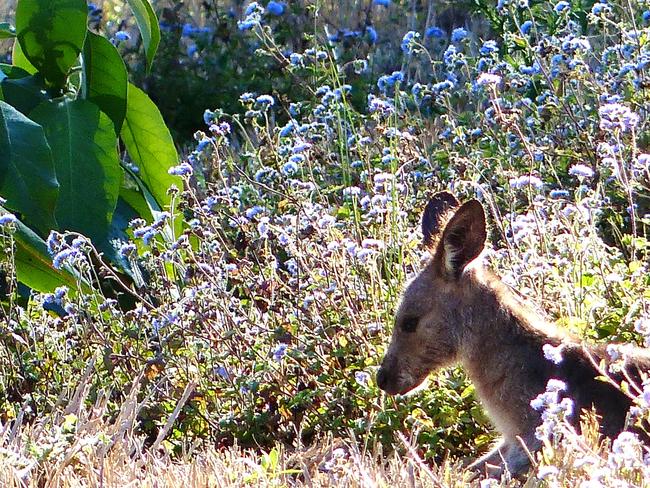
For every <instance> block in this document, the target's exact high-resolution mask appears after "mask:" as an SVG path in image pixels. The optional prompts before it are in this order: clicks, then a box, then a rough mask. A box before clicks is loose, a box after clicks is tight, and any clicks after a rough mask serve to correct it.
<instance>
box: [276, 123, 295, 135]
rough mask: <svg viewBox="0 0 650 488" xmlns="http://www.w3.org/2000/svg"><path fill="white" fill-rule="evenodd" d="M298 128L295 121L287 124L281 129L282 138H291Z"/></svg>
mask: <svg viewBox="0 0 650 488" xmlns="http://www.w3.org/2000/svg"><path fill="white" fill-rule="evenodd" d="M295 128H296V123H295V122H294V121H293V120H290V121H289V122H287V124H286V125H285V126H284V127H282V128H281V129H280V137H287V136H289V135H290V134H291V133H292V132H293V131H294V129H295Z"/></svg>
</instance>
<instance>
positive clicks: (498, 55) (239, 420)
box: [0, 0, 650, 488]
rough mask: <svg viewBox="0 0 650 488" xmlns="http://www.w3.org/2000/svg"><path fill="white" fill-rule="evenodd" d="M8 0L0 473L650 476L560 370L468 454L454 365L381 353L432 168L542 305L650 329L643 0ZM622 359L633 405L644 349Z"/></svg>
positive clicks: (590, 480) (0, 11) (615, 336)
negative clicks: (411, 365) (418, 374)
mask: <svg viewBox="0 0 650 488" xmlns="http://www.w3.org/2000/svg"><path fill="white" fill-rule="evenodd" d="M0 20H4V21H5V22H0V54H1V55H2V63H0V122H2V123H0V244H1V245H2V252H1V253H0V486H2V487H59V486H60V487H73V486H74V487H77V486H93V487H95V486H102V487H122V486H152V487H153V486H169V487H175V486H183V485H184V486H193V487H194V486H195V487H207V486H210V487H213V486H214V487H221V486H224V487H225V486H364V487H365V486H373V487H374V486H398V487H401V486H434V487H464V486H470V485H472V486H480V487H481V488H485V487H496V486H517V485H525V486H549V487H556V486H557V487H565V486H566V487H569V486H571V487H581V488H587V487H589V488H591V487H601V486H603V487H609V486H612V487H627V486H630V487H631V486H650V454H649V453H648V451H647V449H646V448H645V447H643V446H642V444H641V443H640V442H639V440H638V439H637V437H636V435H635V434H632V433H629V432H624V433H622V434H621V435H620V436H619V437H618V438H617V439H614V440H603V439H600V438H599V437H598V435H597V428H596V421H595V420H594V419H593V418H592V417H590V416H589V415H586V416H585V418H584V428H583V430H582V434H580V435H578V434H577V433H576V431H575V430H574V429H573V428H572V427H571V426H570V425H569V423H567V422H566V421H565V419H564V418H563V416H564V415H565V414H566V413H567V409H566V408H564V410H563V409H562V408H563V407H562V405H560V403H559V402H558V395H557V389H555V390H554V389H553V385H550V384H549V391H548V392H547V393H546V394H545V395H542V396H541V397H540V398H538V399H537V400H536V402H537V403H538V404H539V405H538V406H539V408H544V409H545V410H546V413H545V415H546V416H547V417H546V418H547V419H548V420H549V421H548V422H545V428H542V429H540V430H539V436H540V438H542V440H543V441H544V448H543V450H542V451H541V452H540V453H538V454H537V455H536V456H533V458H534V460H533V467H532V468H531V470H530V473H529V475H528V477H527V478H525V479H523V480H511V479H509V478H508V476H505V477H504V478H503V479H501V480H496V479H479V478H477V477H476V476H475V474H474V473H472V472H470V471H466V470H464V469H463V468H462V466H463V463H465V462H466V461H467V460H469V459H472V458H475V457H477V456H478V455H479V454H481V453H483V452H485V451H487V450H488V448H489V446H490V444H491V443H492V442H493V441H494V440H495V439H496V433H494V432H493V430H492V427H491V425H490V422H489V419H488V418H487V416H486V414H485V413H484V411H483V409H482V408H481V406H480V404H479V403H478V401H477V399H476V397H475V394H474V388H473V386H472V384H471V383H470V382H469V381H468V380H467V379H466V377H465V376H464V374H463V372H462V370H461V369H456V368H453V369H447V370H444V371H442V372H440V373H438V374H436V375H434V376H432V377H431V378H430V380H429V384H428V386H427V387H426V388H423V389H421V390H420V391H418V392H417V393H414V394H410V395H407V396H397V397H390V396H386V395H385V394H384V393H383V392H381V391H380V390H379V389H378V387H377V385H376V383H375V374H376V371H377V369H378V366H379V363H380V361H381V359H382V357H383V354H384V352H385V349H386V347H387V345H388V342H389V340H390V333H391V330H392V326H393V314H394V312H395V307H396V305H397V303H398V300H399V297H400V292H401V290H402V289H403V287H404V285H405V283H406V282H407V280H408V279H409V277H411V276H413V275H414V273H416V272H417V271H418V270H419V269H421V267H422V265H423V264H424V263H425V262H426V260H427V259H428V257H429V255H428V253H427V251H426V250H425V249H424V248H423V247H422V246H421V240H422V234H421V231H420V216H421V212H422V209H423V208H424V205H425V204H426V202H427V200H428V198H429V197H430V196H431V195H433V194H434V193H435V192H437V191H441V190H449V191H452V192H453V193H454V194H455V195H457V196H458V198H459V199H460V200H467V199H470V198H476V199H478V200H479V201H481V203H482V204H483V207H484V208H485V209H486V213H487V218H488V225H489V232H488V234H489V236H488V241H489V249H488V250H487V251H486V252H485V253H484V256H483V259H484V260H485V261H486V263H488V265H489V267H490V268H491V269H493V270H494V271H495V272H496V273H497V274H498V275H499V276H500V277H501V278H502V280H503V281H504V282H505V283H507V284H508V285H510V286H511V287H512V288H514V289H515V290H517V291H518V293H519V294H520V295H522V296H523V297H525V298H526V299H528V300H529V302H530V303H531V304H532V305H533V306H536V307H537V308H538V310H539V312H540V313H541V314H543V315H544V316H545V317H547V318H548V320H549V321H551V322H556V323H557V324H558V325H560V326H561V327H564V328H566V329H567V330H569V331H571V332H572V333H573V334H575V335H577V336H578V337H581V338H583V339H584V340H585V341H587V342H602V343H619V342H629V343H636V344H638V345H645V346H650V286H649V285H650V275H649V271H650V269H649V268H650V262H649V255H650V241H648V238H649V236H648V232H649V229H650V133H649V132H648V127H649V123H650V119H649V115H650V114H649V110H648V109H649V107H650V91H649V90H650V2H647V1H646V0H626V1H622V0H621V1H619V0H615V1H611V2H610V1H604V0H599V1H597V2H593V1H591V0H572V1H565V0H560V1H558V2H557V3H555V2H554V1H552V2H548V1H546V0H499V1H498V3H494V2H492V1H491V0H458V1H456V2H451V1H447V2H434V1H432V0H426V1H425V0H408V1H407V0H363V1H360V0H354V1H353V0H341V1H340V2H334V1H330V2H328V1H324V0H313V1H312V0H309V1H308V0H286V1H284V2H280V1H275V0H272V1H268V2H267V1H266V0H264V1H260V2H241V1H239V0H233V1H225V0H212V1H206V2H199V1H196V0H188V1H187V2H185V3H180V2H173V1H171V0H151V1H150V0H105V1H103V2H102V1H98V2H96V3H86V1H85V0H17V1H6V2H4V4H2V3H0ZM548 353H549V354H548V356H549V360H557V358H555V357H554V356H553V353H554V351H548ZM608 353H609V354H610V356H611V359H612V360H613V361H614V364H616V360H624V357H623V356H624V353H623V351H621V350H620V348H619V347H618V346H616V345H611V346H609V348H608ZM555 386H556V387H557V385H555ZM558 388H559V387H558ZM621 388H623V389H624V390H625V391H626V392H628V393H630V394H631V395H634V396H635V397H636V401H635V406H634V408H633V411H632V412H631V413H630V415H631V419H632V421H636V422H642V421H643V420H648V418H649V416H650V379H649V381H648V384H646V383H643V384H632V383H624V384H623V385H621ZM564 407H566V405H564ZM569 410H570V409H569ZM577 414H578V413H577V412H573V415H577Z"/></svg>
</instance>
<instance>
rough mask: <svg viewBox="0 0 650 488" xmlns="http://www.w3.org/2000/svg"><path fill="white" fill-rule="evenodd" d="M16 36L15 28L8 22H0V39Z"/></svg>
mask: <svg viewBox="0 0 650 488" xmlns="http://www.w3.org/2000/svg"><path fill="white" fill-rule="evenodd" d="M12 37H16V29H15V28H14V26H13V25H11V24H10V23H8V22H0V39H11V38H12Z"/></svg>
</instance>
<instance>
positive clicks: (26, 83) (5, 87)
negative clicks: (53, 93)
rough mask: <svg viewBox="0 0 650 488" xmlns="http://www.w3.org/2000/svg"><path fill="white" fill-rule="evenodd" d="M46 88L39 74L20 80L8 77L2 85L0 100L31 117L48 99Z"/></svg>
mask: <svg viewBox="0 0 650 488" xmlns="http://www.w3.org/2000/svg"><path fill="white" fill-rule="evenodd" d="M21 71H22V70H21ZM23 73H25V71H23ZM44 88H45V87H44V85H43V77H42V76H41V75H40V74H38V73H37V74H35V75H33V76H25V77H23V78H18V79H12V78H9V77H7V78H5V79H4V80H2V83H0V99H2V100H4V101H5V102H7V103H8V104H9V105H11V106H12V107H14V108H15V109H18V110H19V111H20V112H22V113H23V114H25V115H29V113H30V112H31V111H32V110H33V109H34V107H36V106H37V105H38V104H39V103H41V102H43V101H44V100H47V99H48V95H47V93H46V92H45V90H44Z"/></svg>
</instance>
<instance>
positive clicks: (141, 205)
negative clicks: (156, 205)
mask: <svg viewBox="0 0 650 488" xmlns="http://www.w3.org/2000/svg"><path fill="white" fill-rule="evenodd" d="M120 198H121V199H122V200H124V202H125V203H127V204H128V205H129V206H130V207H131V208H132V209H133V210H135V211H136V212H137V213H138V216H139V217H140V218H141V219H144V220H146V221H147V222H153V215H152V213H151V208H149V205H148V204H147V200H146V198H145V197H144V196H143V195H142V193H141V192H139V191H137V190H132V189H130V188H124V187H122V188H120Z"/></svg>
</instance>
